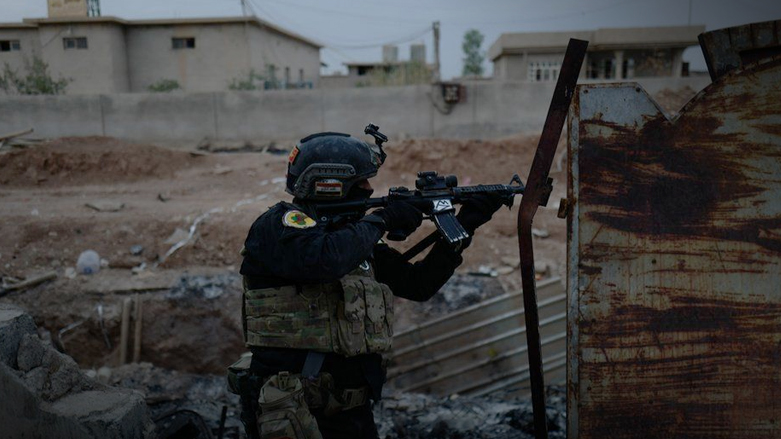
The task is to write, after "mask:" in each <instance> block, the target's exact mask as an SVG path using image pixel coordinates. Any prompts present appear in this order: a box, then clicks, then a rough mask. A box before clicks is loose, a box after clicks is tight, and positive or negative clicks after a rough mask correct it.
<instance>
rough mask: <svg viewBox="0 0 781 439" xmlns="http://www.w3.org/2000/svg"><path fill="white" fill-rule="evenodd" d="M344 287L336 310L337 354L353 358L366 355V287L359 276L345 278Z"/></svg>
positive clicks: (343, 280)
mask: <svg viewBox="0 0 781 439" xmlns="http://www.w3.org/2000/svg"><path fill="white" fill-rule="evenodd" d="M339 282H340V283H341V285H342V300H340V301H339V304H338V306H337V310H336V320H337V328H336V329H337V339H338V340H337V343H338V348H339V350H338V351H337V353H340V354H343V355H346V356H348V357H349V356H353V355H358V354H365V353H366V352H367V349H366V340H365V337H364V320H365V319H366V302H365V301H364V285H363V282H361V278H360V277H358V276H349V275H348V276H345V277H343V278H342V279H340V281H339Z"/></svg>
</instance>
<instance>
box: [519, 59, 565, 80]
mask: <svg viewBox="0 0 781 439" xmlns="http://www.w3.org/2000/svg"><path fill="white" fill-rule="evenodd" d="M559 69H561V62H559V61H555V62H551V61H545V62H530V63H529V71H528V74H527V76H526V79H527V80H529V81H531V82H549V81H555V80H556V79H558V77H559Z"/></svg>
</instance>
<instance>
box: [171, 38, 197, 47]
mask: <svg viewBox="0 0 781 439" xmlns="http://www.w3.org/2000/svg"><path fill="white" fill-rule="evenodd" d="M171 47H173V48H174V49H195V38H193V37H186V38H171Z"/></svg>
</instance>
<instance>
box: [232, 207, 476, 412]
mask: <svg viewBox="0 0 781 439" xmlns="http://www.w3.org/2000/svg"><path fill="white" fill-rule="evenodd" d="M291 210H299V211H303V209H302V208H301V207H298V206H295V205H293V204H290V203H284V202H283V203H278V204H276V205H274V206H272V207H271V208H270V209H269V210H268V211H267V212H266V213H264V214H263V215H261V216H260V217H259V218H258V219H257V220H255V222H254V223H253V224H252V227H251V228H250V230H249V233H248V235H247V239H246V241H245V243H244V260H243V261H242V264H241V274H242V275H244V276H245V280H246V282H247V286H248V287H249V288H251V289H258V288H269V287H278V286H283V285H293V284H296V283H298V284H306V283H327V282H334V281H336V280H338V279H340V278H341V277H343V276H344V275H346V274H347V273H349V272H351V271H352V270H354V269H355V268H356V267H358V265H359V264H361V263H362V262H363V261H370V262H372V263H373V264H374V268H375V273H376V278H377V281H379V282H382V283H384V284H386V285H388V286H389V287H390V289H391V291H393V294H394V295H396V296H398V297H402V298H405V299H409V300H414V301H425V300H428V299H430V298H431V297H432V296H433V295H434V294H436V292H437V291H439V289H440V288H441V287H442V285H444V284H445V282H447V280H448V279H449V278H450V276H452V275H453V272H454V271H455V269H456V267H458V265H460V264H461V262H462V260H463V259H462V258H461V255H460V254H459V253H457V252H455V251H453V250H451V249H450V248H449V247H448V246H447V245H446V244H444V243H441V242H439V243H436V244H434V247H433V248H432V249H431V251H430V252H429V253H428V255H426V257H425V258H424V259H423V260H421V261H418V262H416V263H414V264H412V263H409V262H407V261H405V260H404V259H403V258H402V255H401V254H400V253H399V252H398V251H396V250H395V249H393V248H391V247H390V246H388V245H387V244H385V243H383V242H381V241H380V238H381V237H382V235H383V234H384V230H383V228H382V225H381V224H378V223H377V222H372V221H368V220H366V219H364V220H359V221H357V222H351V223H347V224H341V225H339V226H333V225H330V224H327V223H324V222H317V223H316V224H314V225H313V226H311V227H307V228H300V227H293V226H289V225H285V223H284V222H283V221H284V218H285V215H286V214H287V213H288V212H290V211H291ZM306 354H307V351H303V350H296V349H267V348H253V366H252V368H253V369H254V370H255V372H256V373H258V374H260V375H263V376H266V375H271V374H274V373H277V372H279V371H281V370H287V371H291V372H300V371H301V369H302V367H303V364H304V361H305V359H306ZM322 370H324V371H327V372H329V373H331V374H332V375H333V376H334V379H335V382H336V383H337V386H339V387H343V388H355V387H361V386H364V385H367V384H368V385H370V386H371V388H372V390H373V392H372V393H373V394H374V395H373V396H374V399H379V397H380V392H381V388H382V383H383V382H384V380H385V374H384V371H383V369H382V359H381V357H380V355H378V354H366V355H358V356H355V357H349V358H348V357H343V356H341V355H337V354H329V355H327V356H326V360H325V362H324V364H323V367H322Z"/></svg>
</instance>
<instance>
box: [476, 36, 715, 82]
mask: <svg viewBox="0 0 781 439" xmlns="http://www.w3.org/2000/svg"><path fill="white" fill-rule="evenodd" d="M704 31H705V26H670V27H643V28H609V29H597V30H592V31H572V32H533V33H505V34H502V35H501V36H500V37H499V39H497V40H496V42H494V43H493V44H492V45H491V47H490V49H489V50H488V57H489V59H490V60H491V61H492V62H493V63H494V75H493V76H494V78H496V79H500V80H516V81H530V82H542V81H555V80H556V79H557V78H558V72H559V69H560V68H561V62H562V61H563V59H564V52H565V50H566V48H567V43H568V42H569V39H570V38H576V39H581V40H587V41H589V47H588V54H587V55H586V60H585V61H584V63H583V66H584V67H583V71H582V72H581V77H582V78H586V79H616V80H621V79H631V78H639V77H653V76H670V77H679V76H682V75H686V74H688V70H687V66H686V65H685V64H684V62H683V51H684V50H685V49H686V48H688V47H690V46H695V45H697V36H698V35H699V34H700V33H702V32H704Z"/></svg>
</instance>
